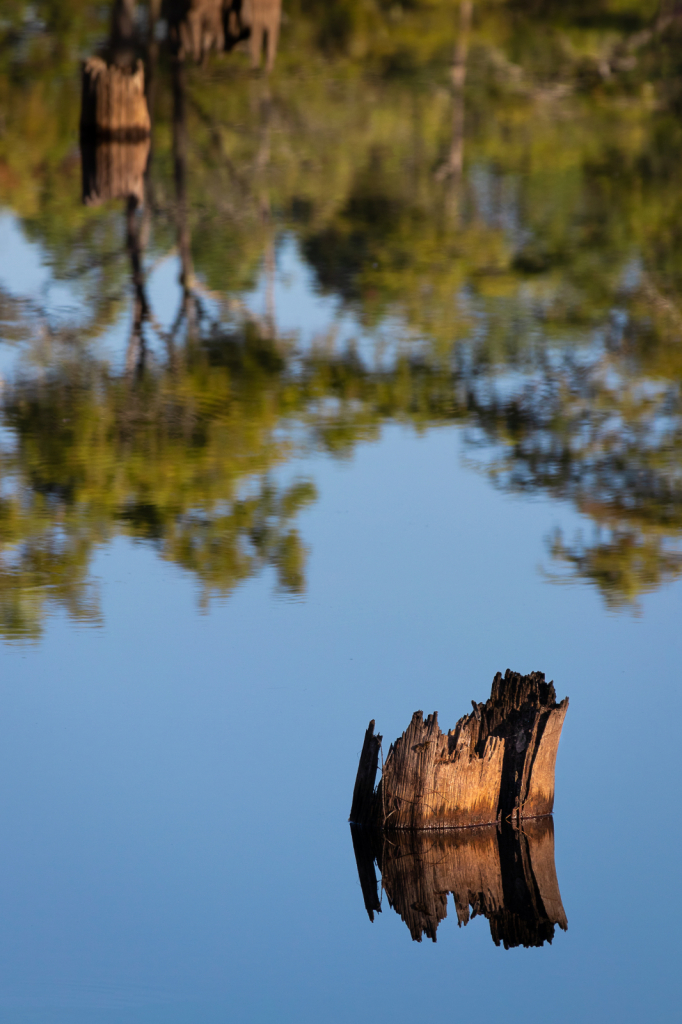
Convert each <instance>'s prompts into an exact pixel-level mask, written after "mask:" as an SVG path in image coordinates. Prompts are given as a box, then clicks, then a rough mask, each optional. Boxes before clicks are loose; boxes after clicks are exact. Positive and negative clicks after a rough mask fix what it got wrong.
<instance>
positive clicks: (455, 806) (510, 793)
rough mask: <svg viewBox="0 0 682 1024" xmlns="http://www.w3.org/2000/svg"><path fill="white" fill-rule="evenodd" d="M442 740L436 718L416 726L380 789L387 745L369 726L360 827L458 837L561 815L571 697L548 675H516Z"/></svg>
mask: <svg viewBox="0 0 682 1024" xmlns="http://www.w3.org/2000/svg"><path fill="white" fill-rule="evenodd" d="M472 704H473V711H472V713H471V714H470V715H465V716H464V718H460V720H459V722H458V723H457V725H456V726H455V728H454V729H451V730H450V731H449V732H448V733H447V734H445V733H443V732H441V730H440V727H439V725H438V715H437V713H436V712H434V713H433V714H432V715H429V716H428V717H427V718H426V720H424V716H423V713H422V712H421V711H417V712H415V714H414V715H413V716H412V721H411V722H410V725H409V727H408V728H407V730H406V731H405V732H404V733H403V734H402V736H401V737H400V739H398V740H396V742H395V743H392V744H391V747H390V749H389V751H388V755H387V757H386V762H385V764H384V766H383V772H382V776H381V779H380V782H379V785H378V786H377V787H376V788H375V782H376V774H377V769H378V765H379V752H380V748H381V739H382V737H381V736H380V735H375V733H374V721H371V722H370V723H369V728H368V729H367V732H366V733H365V741H364V744H363V748H362V753H361V755H360V764H359V766H358V773H357V777H356V780H355V789H354V791H353V805H352V807H351V813H350V821H352V822H354V823H356V824H364V825H373V826H378V827H380V828H386V829H427V828H457V827H461V826H467V825H484V824H489V823H492V822H495V821H500V820H509V821H518V820H519V819H521V818H535V817H539V816H541V815H544V814H551V812H552V808H553V806H554V767H555V764H556V756H557V749H558V746H559V738H560V736H561V728H562V726H563V724H564V718H565V717H566V711H567V709H568V697H565V698H564V700H562V701H561V703H559V704H557V702H556V692H555V690H554V685H553V684H552V683H546V682H545V677H544V674H543V673H542V672H532V673H531V674H530V675H527V676H522V675H519V673H517V672H510V671H509V669H507V671H506V673H505V675H504V677H503V676H502V675H501V674H500V673H499V672H498V674H497V675H496V676H495V679H494V680H493V686H492V692H491V694H490V699H489V700H488V701H486V703H485V704H476V703H475V702H474V701H472Z"/></svg>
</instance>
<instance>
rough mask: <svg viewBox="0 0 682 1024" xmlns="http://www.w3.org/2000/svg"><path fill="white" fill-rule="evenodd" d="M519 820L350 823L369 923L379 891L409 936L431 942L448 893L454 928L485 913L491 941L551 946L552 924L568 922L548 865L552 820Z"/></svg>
mask: <svg viewBox="0 0 682 1024" xmlns="http://www.w3.org/2000/svg"><path fill="white" fill-rule="evenodd" d="M522 824H523V827H522V828H520V829H516V828H512V826H511V825H507V824H504V825H500V826H495V825H488V826H485V827H481V828H460V829H451V830H450V831H426V832H419V831H408V830H406V831H403V832H379V831H375V830H372V829H365V828H363V827H362V826H360V825H351V834H352V837H353V848H354V850H355V858H356V863H357V867H358V875H359V878H360V885H361V888H362V895H363V898H364V901H365V909H366V910H367V913H368V914H369V919H370V921H374V914H375V913H377V912H379V913H380V912H381V909H382V908H381V897H380V892H381V893H385V894H386V899H387V900H388V905H389V906H390V907H391V908H392V909H393V910H395V912H396V913H397V914H400V917H401V918H402V920H403V921H404V922H405V924H406V925H407V927H408V928H409V931H410V935H411V936H412V938H413V940H414V941H416V942H421V941H422V937H423V936H426V938H427V939H431V940H432V941H433V942H435V941H436V931H437V929H438V925H439V924H440V923H441V921H442V920H443V919H444V918H445V917H447V903H448V896H449V895H450V894H452V896H453V898H454V903H455V909H456V912H457V923H458V925H459V926H460V927H461V926H462V925H466V924H468V922H469V921H470V920H472V919H473V918H475V917H479V916H483V917H486V918H487V919H488V922H489V924H490V934H491V936H492V939H493V942H494V943H495V945H496V946H499V945H503V946H504V948H505V949H511V948H512V947H514V946H526V947H528V946H542V945H544V944H545V942H549V943H551V941H552V939H553V938H554V930H555V926H556V925H558V926H559V927H560V928H562V929H563V930H564V931H566V929H567V927H568V924H567V921H566V914H565V913H564V908H563V905H562V903H561V894H560V892H559V884H558V882H557V877H556V869H555V866H554V824H553V821H552V818H551V816H548V817H545V818H527V819H526V820H525V821H523V823H522ZM375 864H376V866H377V867H378V868H379V870H380V871H381V884H380V886H379V883H378V882H377V877H376V872H375V868H374V865H375Z"/></svg>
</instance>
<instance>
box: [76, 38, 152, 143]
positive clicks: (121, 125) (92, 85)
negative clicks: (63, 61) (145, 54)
mask: <svg viewBox="0 0 682 1024" xmlns="http://www.w3.org/2000/svg"><path fill="white" fill-rule="evenodd" d="M80 127H81V137H82V138H83V137H85V138H87V139H104V140H107V141H114V142H138V141H140V140H142V139H145V138H147V137H148V136H149V133H150V129H151V122H150V119H149V110H148V108H147V99H146V97H145V92H144V67H143V64H142V61H141V60H138V61H137V62H136V64H135V65H134V67H132V68H126V67H119V66H117V65H115V64H112V65H107V63H106V62H105V61H103V60H102V58H101V57H90V58H89V60H87V61H86V62H85V64H84V65H83V93H82V104H81V125H80Z"/></svg>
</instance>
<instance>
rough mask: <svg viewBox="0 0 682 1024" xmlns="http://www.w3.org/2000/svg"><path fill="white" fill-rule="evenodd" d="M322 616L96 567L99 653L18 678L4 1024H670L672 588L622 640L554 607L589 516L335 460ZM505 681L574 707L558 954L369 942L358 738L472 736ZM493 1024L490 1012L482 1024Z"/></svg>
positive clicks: (444, 943) (1, 943)
mask: <svg viewBox="0 0 682 1024" xmlns="http://www.w3.org/2000/svg"><path fill="white" fill-rule="evenodd" d="M300 468H302V469H305V470H306V471H307V472H308V473H310V474H313V475H314V478H315V481H316V483H317V486H318V489H319V493H320V498H319V501H318V502H317V504H315V505H314V506H313V507H312V508H311V509H310V510H308V511H306V512H305V513H303V515H302V517H301V522H300V528H301V530H302V531H303V533H304V535H305V537H306V540H307V542H308V543H309V545H310V547H311V550H312V555H311V559H310V564H309V581H308V591H307V594H306V596H305V598H304V599H290V600H287V599H282V598H277V597H275V596H273V589H272V587H273V580H272V579H270V578H268V577H267V574H266V575H265V576H263V577H260V578H258V579H254V580H252V581H250V582H248V583H246V584H245V585H244V586H243V587H242V588H241V589H239V590H238V591H237V592H236V593H235V594H234V595H233V596H232V598H231V599H230V600H229V602H227V603H223V604H215V605H213V606H212V607H211V608H210V611H209V612H208V613H206V614H199V613H198V610H197V601H196V597H197V595H196V588H195V585H194V584H193V582H192V580H191V578H189V577H188V576H187V575H183V574H182V573H181V572H180V571H178V570H176V569H174V568H173V567H172V566H170V565H168V564H166V563H163V562H161V561H159V560H158V558H157V557H156V556H155V554H154V552H153V550H151V549H150V548H149V547H145V546H144V545H142V544H135V543H131V542H130V541H128V540H125V539H119V540H116V541H115V542H113V543H112V544H110V545H105V546H104V547H103V548H102V549H101V550H100V552H99V554H98V556H97V559H96V562H95V564H94V566H93V575H94V576H95V578H96V579H97V581H98V584H99V586H100V587H101V596H102V617H103V621H104V623H105V626H104V627H102V628H96V627H93V626H85V627H81V628H77V627H74V626H73V625H72V624H71V623H70V622H68V621H67V620H66V619H65V618H63V617H62V616H60V615H58V614H56V615H54V616H53V617H52V618H50V619H49V621H48V625H47V629H46V633H45V636H44V639H43V641H42V643H41V644H40V646H38V647H22V646H19V647H6V648H5V649H4V650H3V654H2V658H3V676H2V678H3V684H2V691H1V692H2V714H1V715H0V722H1V729H2V735H1V741H0V758H1V762H0V763H1V768H2V772H1V777H2V779H3V780H4V781H3V786H2V788H1V790H0V801H1V805H0V817H1V819H2V822H3V829H2V843H1V846H0V906H1V907H2V918H1V925H0V991H1V993H2V994H1V996H0V1002H1V1005H2V1016H3V1020H7V1021H11V1022H14V1021H17V1022H19V1021H21V1022H24V1021H34V1020H35V1021H38V1020H40V1021H62V1020H63V1021H67V1020H68V1021H78V1022H80V1021H116V1022H118V1021H126V1022H127V1021H164V1022H165V1021H173V1022H175V1021H183V1022H184V1021H197V1020H201V1021H219V1020H228V1019H229V1020H244V1021H254V1022H256V1021H257V1022H261V1021H264V1022H265V1021H272V1020H278V1021H308V1020H310V1021H313V1020H319V1019H320V1018H322V1019H325V1020H329V1021H348V1020H370V1019H374V1018H375V1016H376V1015H377V1014H387V1015H392V1016H393V1017H395V1018H396V1019H398V1020H407V1019H410V1018H412V1017H413V1016H414V1015H415V1014H419V1013H422V1012H424V1000H425V999H428V1002H429V1004H433V1005H435V1006H439V1007H442V1008H443V1009H442V1012H448V1013H449V1012H453V1013H460V1012H461V1013H463V1014H477V1013H480V1012H485V1014H486V1016H487V1015H490V1014H495V1013H500V1014H502V1013H504V1014H505V1015H506V1016H507V1017H508V1018H509V1019H511V1020H519V1021H521V1020H531V1021H541V1020H542V1021H546V1020H551V1021H557V1022H558V1021H573V1020H576V1019H584V1020H590V1021H597V1020H604V1019H618V1020H622V1021H640V1020H643V1019H648V1020H657V1021H667V1020H670V1021H672V1020H674V1019H676V1015H677V986H676V984H675V981H674V977H675V973H676V972H675V964H676V958H677V951H678V941H679V940H678V931H677V917H678V914H679V908H680V883H679V873H678V870H677V866H678V859H679V856H678V850H679V842H680V826H679V823H678V820H677V815H676V809H675V805H676V799H675V797H676V793H677V789H678V782H679V779H678V772H677V770H676V764H677V756H678V754H677V743H676V736H677V731H678V721H679V712H680V695H679V687H678V686H677V684H676V682H675V679H676V671H675V670H676V666H677V663H678V661H679V642H678V636H679V630H678V620H679V607H680V584H679V583H676V584H674V585H672V586H669V587H667V588H665V589H663V590H660V591H659V592H657V593H655V594H651V595H648V596H646V597H645V598H644V599H643V600H642V602H641V610H640V614H639V615H638V616H633V615H631V614H627V613H625V614H623V613H621V614H614V613H609V612H607V611H605V609H604V604H603V602H602V600H601V599H600V596H599V594H598V592H596V591H595V590H593V589H591V588H589V587H588V586H586V585H584V584H583V585H581V584H576V585H572V586H570V585H569V586H553V585H550V584H548V583H547V582H546V581H545V579H544V578H543V575H542V573H541V572H540V571H539V567H540V566H541V565H542V562H543V557H544V546H543V538H544V537H545V535H546V534H548V533H549V532H550V531H551V530H552V529H553V528H554V527H555V526H556V525H557V524H558V523H559V524H562V525H564V526H565V527H567V528H568V527H573V526H575V525H577V524H576V519H577V516H576V514H575V513H574V512H572V511H571V509H570V508H569V507H564V506H561V505H557V504H556V503H552V502H550V501H547V500H541V499H538V500H534V501H527V500H519V499H514V498H510V497H508V496H505V495H503V494H501V493H499V492H497V491H495V490H494V489H493V488H492V487H491V486H490V485H489V483H488V482H487V480H486V479H484V478H482V477H481V476H480V475H478V474H477V473H476V472H475V471H473V470H471V469H469V468H466V466H463V464H462V448H461V434H460V432H459V431H458V430H457V429H456V428H447V429H438V430H433V431H430V432H427V433H426V434H424V435H423V436H420V437H418V436H415V434H414V433H412V432H410V431H409V430H407V429H405V428H400V427H390V428H387V429H385V430H384V432H383V435H382V437H381V440H380V441H378V442H377V443H375V444H371V445H367V446H365V447H362V448H360V449H358V450H357V452H356V454H355V456H354V457H353V458H352V459H351V460H349V461H348V462H346V463H339V462H334V461H331V460H328V459H325V458H313V459H311V460H309V461H308V462H307V463H305V464H304V465H303V466H302V467H300ZM507 665H509V666H512V667H513V668H515V669H518V670H521V671H530V670H532V669H536V668H541V669H543V670H544V671H546V672H547V674H548V677H551V678H553V679H554V680H555V684H556V687H557V693H558V695H559V696H561V697H563V696H564V695H565V694H569V696H570V699H571V706H570V709H569V713H568V717H567V720H566V726H565V729H564V735H563V738H562V741H561V747H560V753H559V760H558V765H557V799H556V807H555V831H556V869H557V876H558V880H559V885H560V889H561V895H562V899H563V903H564V907H565V910H566V914H567V917H568V931H567V932H566V933H563V932H558V933H557V935H556V937H555V939H554V942H553V944H552V945H551V946H548V945H546V946H545V947H543V948H542V949H513V950H509V951H505V950H503V949H501V948H496V947H495V946H494V945H493V943H492V942H491V939H490V934H489V930H488V925H487V923H486V922H485V920H484V919H476V920H474V921H473V922H471V923H470V924H469V925H468V926H467V927H466V928H464V929H458V928H457V925H456V916H455V914H454V908H451V910H450V912H449V916H448V918H447V919H446V920H445V921H444V922H442V924H441V926H440V928H439V931H438V941H437V943H436V944H435V945H433V944H432V943H430V942H424V943H422V944H417V943H413V942H411V941H410V936H409V933H408V932H407V930H406V928H405V926H404V925H403V923H402V922H401V921H400V919H399V918H398V917H397V915H395V914H394V913H393V912H392V911H390V910H389V908H388V907H386V906H385V905H384V912H383V913H382V914H381V915H380V916H379V917H378V918H377V920H376V921H375V923H374V924H373V925H371V924H370V923H369V921H368V919H367V917H366V914H365V911H364V908H363V903H362V896H361V892H360V888H359V884H358V880H357V873H356V868H355V862H354V857H353V852H352V847H351V842H350V836H349V832H348V825H347V823H346V818H347V816H348V810H349V804H350V795H351V791H352V784H353V779H354V773H355V768H356V764H357V756H358V752H359V748H360V745H361V741H362V735H363V731H364V728H365V726H366V723H367V721H368V719H369V718H370V717H376V719H377V724H378V727H379V728H381V729H382V731H383V732H384V735H385V736H387V737H393V736H395V735H398V734H399V733H400V731H402V729H403V728H404V727H405V725H406V724H407V721H408V720H409V716H410V715H411V713H412V711H413V710H415V709H416V708H417V707H419V708H423V709H424V710H425V711H430V710H433V709H437V710H438V711H439V712H440V720H441V722H442V723H443V725H444V726H445V725H449V724H454V722H455V721H456V719H457V718H458V717H459V716H460V715H461V714H463V713H464V712H465V711H466V708H467V706H468V705H469V701H470V699H471V697H472V696H473V697H475V698H476V699H484V698H485V697H486V696H487V693H488V687H489V684H490V681H491V679H492V676H493V674H494V673H495V671H496V670H498V669H504V668H505V667H507ZM482 1006H483V1008H484V1011H482Z"/></svg>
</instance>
